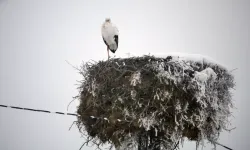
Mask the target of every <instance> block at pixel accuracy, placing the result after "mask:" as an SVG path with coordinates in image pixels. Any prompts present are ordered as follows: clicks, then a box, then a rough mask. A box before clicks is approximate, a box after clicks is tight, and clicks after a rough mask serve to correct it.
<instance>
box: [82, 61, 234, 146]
mask: <svg viewBox="0 0 250 150" xmlns="http://www.w3.org/2000/svg"><path fill="white" fill-rule="evenodd" d="M81 69H82V70H81V74H82V75H83V81H82V82H81V86H80V87H79V89H80V94H79V99H80V105H79V107H78V110H77V113H78V115H79V117H78V127H79V129H80V130H81V131H83V130H85V131H87V133H88V136H89V137H92V138H95V139H96V138H97V139H99V144H101V143H105V142H110V143H111V144H112V145H115V146H116V147H119V146H120V145H122V144H123V143H124V142H125V141H126V140H127V138H129V137H131V138H132V137H133V138H134V139H135V142H138V137H139V136H140V135H141V134H144V133H147V132H151V133H152V132H153V133H154V136H155V137H157V138H158V139H159V140H160V141H161V145H162V147H165V149H169V148H173V147H174V143H175V142H177V141H179V140H180V139H183V138H184V137H186V138H188V139H190V140H193V141H197V142H200V141H202V140H204V139H207V140H209V141H216V140H217V139H218V136H219V133H220V132H221V131H222V130H223V129H227V125H228V117H229V116H230V108H231V107H232V103H231V102H232V100H231V93H230V89H232V88H233V87H234V81H233V76H232V75H231V74H230V72H229V71H227V70H226V69H224V68H223V67H221V66H219V65H216V64H212V63H209V62H196V61H192V60H187V61H183V60H179V59H174V57H172V56H168V57H167V58H156V57H154V56H143V57H132V58H123V59H122V58H115V59H110V60H109V61H99V62H94V63H90V62H88V63H85V64H83V66H82V68H81ZM137 144H138V143H137Z"/></svg>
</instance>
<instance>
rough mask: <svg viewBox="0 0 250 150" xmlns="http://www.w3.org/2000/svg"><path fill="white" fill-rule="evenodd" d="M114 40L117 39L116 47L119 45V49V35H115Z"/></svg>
mask: <svg viewBox="0 0 250 150" xmlns="http://www.w3.org/2000/svg"><path fill="white" fill-rule="evenodd" d="M114 39H115V43H116V45H117V47H118V35H115V36H114Z"/></svg>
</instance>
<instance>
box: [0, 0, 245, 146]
mask: <svg viewBox="0 0 250 150" xmlns="http://www.w3.org/2000/svg"><path fill="white" fill-rule="evenodd" d="M105 17H111V19H112V21H113V22H114V23H115V24H116V25H117V26H118V28H119V30H120V45H119V49H118V51H117V53H116V56H122V55H124V54H125V53H128V52H132V53H137V54H148V53H149V52H151V53H167V52H185V53H198V54H202V55H207V56H210V57H212V58H213V59H215V60H218V61H220V62H221V63H223V64H225V65H226V66H228V68H229V69H234V68H238V69H237V70H235V71H234V72H233V74H234V75H235V77H236V82H237V87H236V91H234V100H235V105H236V107H237V109H236V110H234V111H233V115H234V118H231V120H232V127H235V126H236V127H237V128H236V129H235V130H233V131H232V132H231V133H230V134H229V133H227V132H223V133H222V135H221V138H220V142H221V143H223V144H225V145H227V146H229V147H231V148H234V149H235V150H247V149H249V148H248V147H249V146H250V142H249V138H250V136H249V135H250V131H249V125H250V122H249V110H248V106H249V104H250V102H249V99H248V98H249V77H248V74H249V70H248V69H249V67H248V64H249V60H248V57H249V49H250V44H249V43H250V42H249V41H250V37H249V36H250V1H247V0H245V1H244V0H234V1H233V0H206V1H205V0H204V1H200V0H196V1H194V0H191V1H187V0H183V1H175V0H172V1H168V0H162V1H160V0H154V1H143V0H140V1H139V0H126V1H119V0H103V1H97V0H89V1H86V0H74V1H69V0H0V104H5V105H14V106H20V107H30V108H37V109H47V110H51V111H66V108H67V104H68V103H69V102H70V101H71V100H72V97H73V96H75V95H76V94H77V90H76V87H77V86H76V85H75V84H76V83H77V82H76V80H79V79H81V78H80V77H81V76H80V75H79V74H78V73H77V71H76V70H74V69H73V68H72V67H71V66H69V65H68V64H67V63H66V62H65V60H67V61H69V62H70V63H71V64H73V65H77V66H79V65H80V64H81V62H82V61H88V60H90V59H94V60H100V59H107V52H106V46H105V45H104V43H103V41H102V38H101V32H100V27H101V24H102V23H103V21H104V19H105ZM76 105H77V102H74V103H73V104H72V105H71V106H70V110H69V111H70V112H75V110H76ZM74 120H76V118H75V117H71V116H60V115H52V114H45V113H35V112H34V113H33V112H29V111H28V112H27V111H20V110H14V109H5V108H0V149H1V150H14V149H18V150H31V149H32V150H59V149H60V150H69V149H71V150H76V149H79V147H80V146H81V144H82V143H83V142H84V139H83V138H81V135H80V133H79V132H78V130H77V128H76V127H73V128H72V130H71V131H68V128H69V127H70V125H71V124H72V122H73V121H74ZM217 148H218V150H223V148H221V147H217ZM83 149H84V150H87V149H89V150H92V149H94V148H88V147H84V148H83ZM190 149H195V143H194V142H185V144H184V147H183V148H181V150H190ZM210 149H211V146H210V145H207V146H206V147H205V148H204V150H210Z"/></svg>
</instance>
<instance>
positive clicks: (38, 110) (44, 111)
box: [0, 105, 80, 116]
mask: <svg viewBox="0 0 250 150" xmlns="http://www.w3.org/2000/svg"><path fill="white" fill-rule="evenodd" d="M0 107H3V108H12V109H19V110H27V111H34V112H43V113H52V114H59V115H68V116H80V115H78V114H74V113H64V112H52V111H48V110H42V109H31V108H23V107H16V106H7V105H0Z"/></svg>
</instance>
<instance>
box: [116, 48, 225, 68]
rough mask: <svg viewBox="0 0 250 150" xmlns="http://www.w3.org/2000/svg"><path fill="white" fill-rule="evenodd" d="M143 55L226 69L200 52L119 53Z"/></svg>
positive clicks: (123, 56)
mask: <svg viewBox="0 0 250 150" xmlns="http://www.w3.org/2000/svg"><path fill="white" fill-rule="evenodd" d="M143 55H152V56H155V57H158V58H166V57H168V56H172V60H174V61H194V62H199V63H201V64H203V63H207V64H210V65H217V66H219V67H221V68H223V69H225V70H227V68H228V67H227V66H226V65H224V64H222V63H220V62H218V61H216V60H214V59H212V58H211V57H209V56H205V55H201V54H190V53H180V52H172V53H144V54H135V53H126V54H123V55H119V56H117V57H119V58H130V57H140V56H143Z"/></svg>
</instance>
